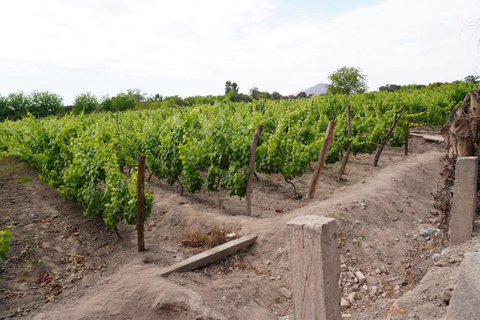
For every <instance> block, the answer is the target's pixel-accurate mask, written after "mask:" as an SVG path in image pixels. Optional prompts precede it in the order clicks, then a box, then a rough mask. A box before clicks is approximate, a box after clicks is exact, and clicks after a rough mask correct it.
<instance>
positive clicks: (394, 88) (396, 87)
mask: <svg viewBox="0 0 480 320" xmlns="http://www.w3.org/2000/svg"><path fill="white" fill-rule="evenodd" d="M401 88H402V86H399V85H398V84H387V85H385V86H381V87H380V88H378V91H388V92H395V91H397V90H400V89H401Z"/></svg>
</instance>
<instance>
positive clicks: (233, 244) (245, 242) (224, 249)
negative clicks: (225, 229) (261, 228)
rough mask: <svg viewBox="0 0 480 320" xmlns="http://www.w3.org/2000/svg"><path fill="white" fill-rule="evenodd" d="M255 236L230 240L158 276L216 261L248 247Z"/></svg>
mask: <svg viewBox="0 0 480 320" xmlns="http://www.w3.org/2000/svg"><path fill="white" fill-rule="evenodd" d="M257 237H258V236H257V235H250V236H245V237H242V238H240V239H236V240H232V241H229V242H227V243H224V244H222V245H220V246H217V247H215V248H212V249H210V250H207V251H204V252H202V253H199V254H197V255H195V256H193V257H190V258H188V259H186V260H183V261H182V262H179V263H176V264H174V265H172V266H170V267H167V268H164V269H162V270H161V271H160V276H162V277H166V276H168V275H169V274H171V273H174V272H185V271H191V270H195V269H198V268H201V267H203V266H205V265H207V264H209V263H212V262H215V261H218V260H220V259H222V258H224V257H226V256H229V255H231V254H232V253H234V252H235V251H238V250H240V249H243V248H245V247H248V246H249V245H251V244H253V243H254V242H255V240H257Z"/></svg>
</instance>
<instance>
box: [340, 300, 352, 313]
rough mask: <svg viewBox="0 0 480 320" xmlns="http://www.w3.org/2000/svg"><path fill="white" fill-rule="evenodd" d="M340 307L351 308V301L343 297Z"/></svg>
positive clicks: (343, 308)
mask: <svg viewBox="0 0 480 320" xmlns="http://www.w3.org/2000/svg"><path fill="white" fill-rule="evenodd" d="M337 303H338V302H337ZM337 306H338V304H337ZM340 308H341V309H342V311H343V310H347V309H348V308H350V302H348V301H347V300H346V299H345V298H342V299H341V300H340Z"/></svg>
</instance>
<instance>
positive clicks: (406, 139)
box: [405, 118, 410, 156]
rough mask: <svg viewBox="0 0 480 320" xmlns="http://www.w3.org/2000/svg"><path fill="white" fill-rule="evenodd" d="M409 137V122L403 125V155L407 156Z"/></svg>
mask: <svg viewBox="0 0 480 320" xmlns="http://www.w3.org/2000/svg"><path fill="white" fill-rule="evenodd" d="M409 138H410V122H408V118H407V124H406V125H405V155H406V156H408V139H409Z"/></svg>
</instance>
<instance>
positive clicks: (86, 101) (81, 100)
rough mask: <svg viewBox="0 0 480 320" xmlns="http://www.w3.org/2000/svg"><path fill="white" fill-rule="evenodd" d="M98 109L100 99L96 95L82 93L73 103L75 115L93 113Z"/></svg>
mask: <svg viewBox="0 0 480 320" xmlns="http://www.w3.org/2000/svg"><path fill="white" fill-rule="evenodd" d="M97 107H98V99H97V97H96V96H95V95H94V94H91V93H90V92H87V93H81V94H79V95H78V96H76V97H75V101H74V102H73V108H72V111H73V113H75V114H79V113H82V112H83V113H85V114H86V113H91V112H93V111H95V110H96V109H97Z"/></svg>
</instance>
